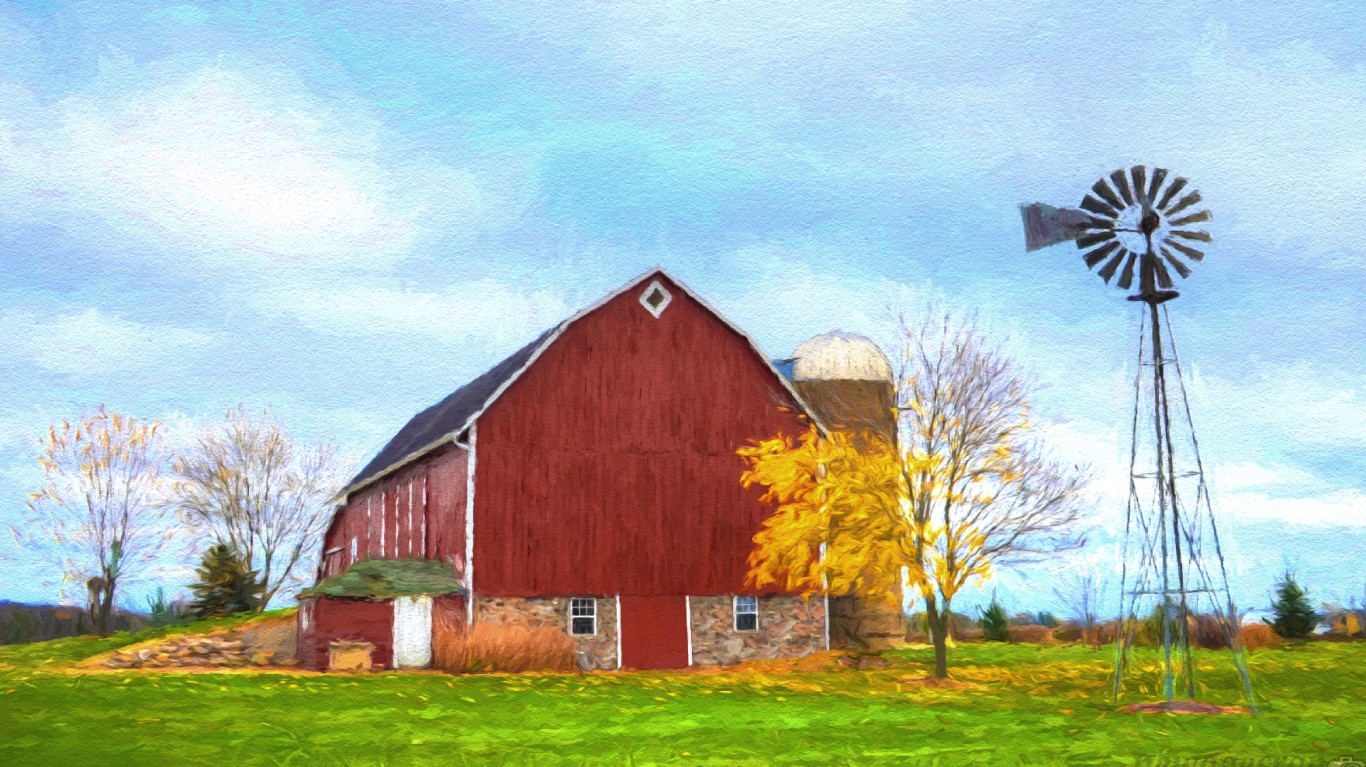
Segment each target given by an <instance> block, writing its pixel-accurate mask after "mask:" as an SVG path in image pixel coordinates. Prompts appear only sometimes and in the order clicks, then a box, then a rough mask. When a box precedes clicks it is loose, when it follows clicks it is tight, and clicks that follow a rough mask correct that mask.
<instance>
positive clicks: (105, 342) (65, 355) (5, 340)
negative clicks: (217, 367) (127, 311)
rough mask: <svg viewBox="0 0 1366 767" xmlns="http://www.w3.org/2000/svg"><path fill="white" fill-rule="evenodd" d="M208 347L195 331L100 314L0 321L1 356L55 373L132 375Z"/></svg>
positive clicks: (15, 315) (16, 315)
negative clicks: (151, 365)
mask: <svg viewBox="0 0 1366 767" xmlns="http://www.w3.org/2000/svg"><path fill="white" fill-rule="evenodd" d="M211 341H212V337H211V336H210V335H208V334H205V333H201V332H199V331H197V330H188V329H184V328H173V327H157V326H152V325H143V324H140V323H137V322H133V321H132V320H127V319H124V318H122V317H119V316H117V315H112V314H106V313H104V312H101V311H100V310H98V309H86V310H85V311H83V312H79V313H74V314H61V315H57V316H55V317H50V318H47V317H40V316H38V315H36V314H32V313H28V312H19V311H12V312H7V313H5V314H3V315H0V350H3V353H4V354H5V355H6V356H12V357H21V358H25V359H28V360H31V361H32V362H33V363H34V364H36V365H38V366H39V367H42V368H45V369H47V370H51V371H54V372H57V373H68V374H86V375H100V374H105V373H113V372H118V371H123V370H131V369H135V368H139V367H144V366H146V365H148V364H149V363H153V362H159V361H165V360H166V359H168V358H171V357H173V356H176V355H180V354H183V353H185V352H187V351H190V350H194V349H199V348H203V347H204V346H207V345H208V344H209V343H210V342H211Z"/></svg>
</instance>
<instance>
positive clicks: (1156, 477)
mask: <svg viewBox="0 0 1366 767" xmlns="http://www.w3.org/2000/svg"><path fill="white" fill-rule="evenodd" d="M1146 303H1147V306H1145V307H1144V310H1143V313H1142V319H1143V321H1142V322H1141V323H1140V330H1139V334H1140V339H1141V341H1140V344H1139V369H1138V371H1137V373H1136V376H1135V381H1134V395H1135V399H1134V418H1133V427H1132V428H1133V433H1132V441H1131V447H1130V450H1131V452H1130V477H1131V479H1130V498H1129V513H1128V519H1127V521H1126V528H1125V546H1124V552H1125V553H1124V557H1123V563H1124V564H1123V567H1124V569H1123V570H1122V576H1121V578H1122V579H1121V608H1120V615H1121V624H1120V625H1121V629H1122V630H1121V631H1120V634H1119V636H1117V639H1116V645H1117V647H1116V651H1117V652H1116V660H1115V678H1114V688H1113V693H1114V699H1115V701H1116V702H1118V700H1119V695H1120V691H1121V688H1122V678H1123V676H1124V675H1125V674H1126V673H1127V672H1128V671H1129V670H1130V666H1131V665H1132V663H1131V660H1130V649H1131V647H1132V646H1133V644H1134V643H1135V637H1134V634H1135V631H1136V627H1135V624H1136V622H1137V620H1136V619H1137V618H1138V617H1139V615H1140V613H1141V608H1140V605H1142V604H1144V603H1145V600H1147V601H1146V604H1149V605H1153V609H1155V610H1156V613H1155V615H1156V616H1160V617H1161V623H1162V629H1161V636H1160V642H1161V661H1160V663H1161V673H1162V697H1163V699H1164V700H1165V701H1167V702H1168V703H1171V702H1173V701H1175V700H1177V699H1178V698H1183V699H1185V700H1191V701H1193V700H1195V697H1196V687H1195V671H1196V669H1195V658H1194V650H1193V644H1194V638H1193V636H1192V632H1191V629H1190V623H1191V618H1192V616H1193V614H1194V611H1193V606H1194V604H1195V602H1196V601H1198V599H1199V598H1205V599H1206V600H1207V601H1208V602H1209V604H1208V605H1207V609H1209V610H1210V612H1211V613H1212V614H1215V615H1218V616H1219V620H1220V625H1221V627H1222V628H1223V633H1224V638H1225V641H1226V643H1227V644H1228V647H1229V649H1230V651H1231V653H1232V655H1233V661H1234V665H1235V667H1236V668H1237V671H1238V674H1239V676H1240V678H1241V681H1242V688H1243V690H1242V691H1243V694H1244V697H1245V699H1246V701H1247V704H1248V706H1249V708H1251V709H1252V710H1253V711H1255V710H1256V709H1255V705H1254V701H1253V696H1252V685H1251V680H1250V678H1249V677H1248V674H1247V666H1246V659H1245V658H1244V656H1243V650H1242V647H1241V643H1240V641H1239V638H1238V626H1237V620H1238V616H1237V610H1236V608H1235V607H1234V604H1233V600H1232V597H1231V593H1230V589H1229V583H1228V573H1227V569H1226V567H1225V563H1224V559H1223V551H1222V546H1221V542H1220V540H1219V533H1218V528H1217V526H1216V525H1215V521H1214V516H1213V514H1212V511H1211V508H1212V507H1211V503H1210V498H1209V488H1208V485H1207V484H1206V483H1205V479H1204V467H1203V464H1202V462H1201V459H1200V454H1199V443H1198V441H1197V440H1196V437H1195V430H1194V424H1193V421H1192V420H1191V416H1190V407H1189V401H1188V398H1187V396H1186V390H1185V385H1184V381H1183V380H1182V372H1181V366H1180V359H1179V357H1178V355H1177V354H1176V347H1175V343H1174V340H1173V338H1172V336H1171V322H1170V317H1169V315H1168V314H1167V311H1166V308H1165V307H1159V304H1160V303H1162V302H1161V301H1147V302H1146ZM1146 368H1151V374H1149V371H1148V370H1147V369H1146ZM1169 372H1170V373H1171V375H1168V373H1169ZM1145 389H1150V391H1145ZM1144 411H1148V412H1146V413H1145V417H1140V413H1142V412H1144ZM1178 480H1180V481H1178ZM1191 481H1194V482H1196V483H1197V484H1196V485H1195V487H1194V488H1191V487H1186V491H1185V492H1182V483H1185V482H1191ZM1205 536H1209V537H1211V538H1212V543H1213V548H1214V550H1215V551H1214V553H1215V554H1216V561H1217V564H1218V567H1219V573H1218V574H1217V577H1218V579H1219V580H1218V581H1216V580H1215V578H1213V577H1211V576H1212V575H1214V574H1213V573H1211V572H1210V570H1209V568H1207V566H1206V564H1207V563H1206V562H1205V558H1206V551H1205V547H1206V543H1205V541H1204V537H1205ZM1135 553H1137V555H1138V556H1137V558H1136V559H1134V558H1132V557H1133V555H1134V554H1135ZM1154 580H1155V581H1156V583H1153V582H1152V581H1154ZM1220 598H1222V600H1221V599H1220Z"/></svg>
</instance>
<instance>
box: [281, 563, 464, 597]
mask: <svg viewBox="0 0 1366 767" xmlns="http://www.w3.org/2000/svg"><path fill="white" fill-rule="evenodd" d="M463 593H465V589H464V587H462V586H461V585H460V581H458V580H456V578H455V574H454V573H453V572H452V571H451V566H450V564H448V563H446V562H441V561H437V560H426V559H367V560H364V561H361V562H357V563H355V564H353V565H351V566H350V567H348V568H347V569H346V572H344V573H342V574H341V575H334V576H332V577H331V578H328V579H326V580H323V581H320V582H318V584H317V585H315V586H312V587H310V588H307V589H304V590H303V591H302V592H300V594H299V596H301V597H354V598H360V599H391V598H393V597H403V596H416V595H420V594H463Z"/></svg>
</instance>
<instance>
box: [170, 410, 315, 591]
mask: <svg viewBox="0 0 1366 767" xmlns="http://www.w3.org/2000/svg"><path fill="white" fill-rule="evenodd" d="M335 455H336V449H335V447H334V446H333V445H332V444H330V443H327V442H325V441H322V440H319V441H317V442H316V443H314V444H311V445H308V446H306V447H300V446H298V445H296V444H295V443H294V442H293V440H292V439H291V438H290V437H289V436H288V435H287V434H286V433H285V429H284V426H283V425H282V424H281V423H280V422H279V421H278V420H276V419H275V418H274V417H273V416H271V414H270V413H269V412H262V413H261V414H260V415H259V416H258V417H253V416H252V414H251V413H249V412H247V410H246V408H245V407H241V406H239V407H237V408H234V409H233V410H230V411H228V413H227V415H226V417H225V418H224V420H223V422H222V423H221V424H218V425H215V426H212V427H209V428H206V429H204V430H203V431H202V432H201V433H200V434H199V436H198V438H197V439H196V440H195V442H194V444H193V445H191V446H190V447H189V448H187V449H185V450H183V451H182V452H181V453H180V454H179V455H177V456H176V458H175V461H174V464H173V468H174V474H175V479H176V481H175V484H174V489H173V492H172V498H173V501H172V503H173V505H174V506H175V507H176V509H177V510H178V511H179V513H180V514H181V515H182V517H183V518H184V519H185V520H186V521H187V522H189V523H190V524H192V525H194V526H195V527H197V528H199V529H202V530H204V531H207V532H208V533H209V534H211V535H212V536H213V537H214V538H215V539H216V540H217V541H218V542H220V543H223V544H226V545H228V546H230V547H232V548H233V549H235V550H236V551H237V552H238V553H239V554H240V555H241V556H242V558H243V560H244V561H246V562H249V563H250V565H251V567H252V569H255V570H257V571H258V572H260V573H261V580H262V581H263V582H264V583H265V591H264V593H263V594H262V596H261V601H260V605H259V608H258V609H259V610H264V609H266V606H267V605H268V604H269V603H270V600H271V599H272V598H274V597H275V595H276V594H277V593H279V591H280V589H281V587H282V586H284V585H285V583H287V582H289V581H290V579H291V578H292V577H293V576H294V573H295V572H296V570H298V569H299V565H300V563H301V562H304V561H305V560H306V559H307V558H308V555H307V553H306V552H309V551H310V550H311V549H312V548H314V547H316V545H317V543H318V539H319V538H320V537H321V536H322V534H323V533H324V532H325V531H326V527H327V524H328V522H329V520H330V519H331V507H330V505H329V501H330V499H331V498H332V497H333V495H334V494H335V493H336V491H337V490H338V489H339V487H340V482H339V481H338V480H339V478H340V473H339V471H338V467H337V466H336V465H335ZM305 570H307V568H305Z"/></svg>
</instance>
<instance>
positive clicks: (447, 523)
mask: <svg viewBox="0 0 1366 767" xmlns="http://www.w3.org/2000/svg"><path fill="white" fill-rule="evenodd" d="M426 464H427V542H428V548H427V558H428V559H445V560H449V561H453V562H456V563H457V564H458V565H459V567H458V568H457V571H459V572H464V564H465V495H466V493H465V491H466V483H467V481H468V475H467V473H466V472H467V467H468V453H467V452H466V451H465V450H462V449H460V448H456V447H451V448H449V449H447V450H446V451H445V452H443V453H440V454H438V455H435V456H433V457H432V458H430V459H428V460H427V461H426Z"/></svg>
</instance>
